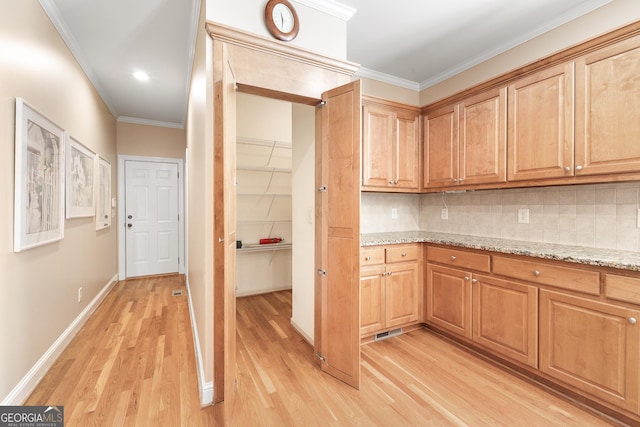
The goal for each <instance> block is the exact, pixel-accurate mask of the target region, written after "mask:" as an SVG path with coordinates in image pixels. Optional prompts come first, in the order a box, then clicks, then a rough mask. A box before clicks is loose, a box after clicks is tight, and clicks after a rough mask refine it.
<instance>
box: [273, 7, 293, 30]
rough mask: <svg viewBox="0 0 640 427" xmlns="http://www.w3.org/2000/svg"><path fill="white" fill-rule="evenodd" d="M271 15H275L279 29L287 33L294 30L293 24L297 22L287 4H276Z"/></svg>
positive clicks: (275, 22)
mask: <svg viewBox="0 0 640 427" xmlns="http://www.w3.org/2000/svg"><path fill="white" fill-rule="evenodd" d="M271 16H272V17H273V23H274V24H275V25H276V27H277V28H278V30H280V31H282V32H283V33H285V34H286V33H290V32H291V31H292V30H293V26H294V24H295V21H294V19H293V12H291V9H289V8H288V7H287V6H286V5H285V4H283V3H278V4H276V5H275V7H274V8H273V12H271Z"/></svg>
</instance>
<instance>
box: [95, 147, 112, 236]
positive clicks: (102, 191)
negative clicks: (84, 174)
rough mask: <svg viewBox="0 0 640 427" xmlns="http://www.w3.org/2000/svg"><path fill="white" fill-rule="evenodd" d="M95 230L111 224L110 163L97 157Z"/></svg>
mask: <svg viewBox="0 0 640 427" xmlns="http://www.w3.org/2000/svg"><path fill="white" fill-rule="evenodd" d="M96 193H97V194H96V230H102V229H103V228H107V227H110V226H111V163H109V162H108V161H107V160H105V159H103V158H102V157H100V158H99V159H98V190H97V192H96Z"/></svg>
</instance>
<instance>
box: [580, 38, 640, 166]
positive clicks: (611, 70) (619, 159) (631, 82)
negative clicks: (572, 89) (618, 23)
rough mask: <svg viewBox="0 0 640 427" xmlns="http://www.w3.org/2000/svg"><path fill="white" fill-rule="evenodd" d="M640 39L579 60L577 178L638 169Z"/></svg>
mask: <svg viewBox="0 0 640 427" xmlns="http://www.w3.org/2000/svg"><path fill="white" fill-rule="evenodd" d="M638 70H640V37H634V38H632V39H629V40H626V41H624V42H621V43H617V44H615V45H613V46H610V47H607V48H605V49H601V50H598V51H596V52H594V53H591V54H589V55H586V56H584V57H582V58H579V59H578V60H577V61H576V175H593V174H608V173H619V172H638V171H640V143H639V141H640V120H638V117H640V79H639V78H638Z"/></svg>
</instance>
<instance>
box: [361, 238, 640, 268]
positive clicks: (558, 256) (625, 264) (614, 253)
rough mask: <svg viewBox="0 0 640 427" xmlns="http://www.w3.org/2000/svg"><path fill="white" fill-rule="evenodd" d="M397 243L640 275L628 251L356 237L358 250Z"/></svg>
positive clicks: (639, 259) (639, 263) (638, 260)
mask: <svg viewBox="0 0 640 427" xmlns="http://www.w3.org/2000/svg"><path fill="white" fill-rule="evenodd" d="M399 243H437V244H442V245H450V246H457V247H461V248H470V249H480V250H485V251H491V252H498V253H504V254H513V255H525V256H531V257H537V258H544V259H553V260H559V261H566V262H573V263H576V264H586V265H596V266H600V267H611V268H619V269H623V270H633V271H640V252H632V251H619V250H615V249H600V248H589V247H584V246H570V245H558V244H553V243H539V242H523V241H518V240H507V239H497V238H493V237H480V236H467V235H462V234H449V233H437V232H430V231H399V232H388V233H367V234H362V235H361V237H360V245H361V246H376V245H392V244H399Z"/></svg>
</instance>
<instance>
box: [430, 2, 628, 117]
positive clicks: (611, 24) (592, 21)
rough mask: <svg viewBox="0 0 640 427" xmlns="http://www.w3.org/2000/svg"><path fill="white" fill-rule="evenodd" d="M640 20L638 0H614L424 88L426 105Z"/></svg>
mask: <svg viewBox="0 0 640 427" xmlns="http://www.w3.org/2000/svg"><path fill="white" fill-rule="evenodd" d="M637 20H640V5H639V4H638V0H615V1H612V2H611V3H608V4H607V5H605V6H603V7H601V8H599V9H596V10H595V11H593V12H591V13H588V14H586V15H584V16H582V17H580V18H578V19H575V20H574V21H571V22H569V23H567V24H565V25H562V26H560V27H558V28H556V29H554V30H551V31H549V32H547V33H545V34H543V35H541V36H539V37H536V38H535V39H533V40H530V41H528V42H526V43H523V44H522V45H520V46H517V47H515V48H513V49H511V50H509V51H507V52H505V53H503V54H501V55H498V56H496V57H495V58H492V59H490V60H488V61H485V62H483V63H482V64H479V65H477V66H475V67H473V68H471V69H469V70H467V71H464V72H462V73H460V74H458V75H456V76H454V77H452V78H450V79H447V80H445V81H444V82H441V83H439V84H437V85H434V86H432V87H430V88H427V89H425V90H423V91H422V92H421V93H420V105H421V106H425V105H428V104H431V103H433V102H436V101H438V100H440V99H443V98H446V97H447V96H449V95H453V94H454V93H457V92H460V91H462V90H465V89H467V88H469V87H472V86H474V85H476V84H479V83H482V82H485V81H487V80H490V79H491V78H493V77H496V76H499V75H500V74H504V73H506V72H508V71H511V70H513V69H516V68H518V67H521V66H523V65H525V64H528V63H531V62H533V61H536V60H538V59H540V58H543V57H545V56H548V55H551V54H553V53H555V52H558V51H560V50H562V49H565V48H567V47H569V46H573V45H575V44H578V43H581V42H584V41H587V40H589V39H591V38H593V37H596V36H599V35H601V34H604V33H607V32H609V31H611V30H613V29H615V28H619V27H622V26H624V25H626V24H630V23H632V22H634V21H637Z"/></svg>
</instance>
